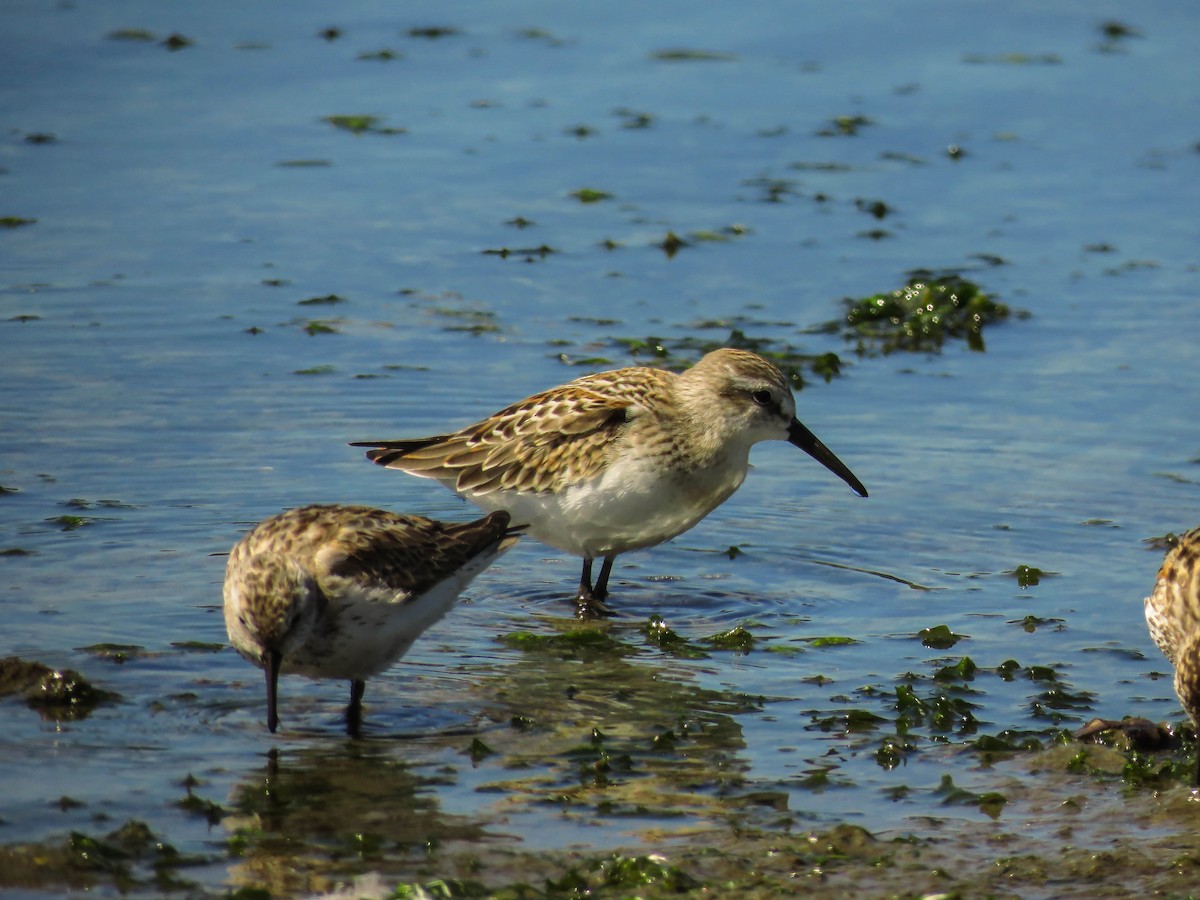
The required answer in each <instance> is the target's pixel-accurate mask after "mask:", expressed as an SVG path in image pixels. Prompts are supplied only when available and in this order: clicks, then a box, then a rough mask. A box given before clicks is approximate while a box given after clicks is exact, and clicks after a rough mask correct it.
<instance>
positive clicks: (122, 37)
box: [105, 28, 158, 44]
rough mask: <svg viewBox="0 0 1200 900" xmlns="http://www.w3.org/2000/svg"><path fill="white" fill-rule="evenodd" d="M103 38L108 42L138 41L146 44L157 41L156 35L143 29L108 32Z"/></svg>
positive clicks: (121, 29) (122, 29)
mask: <svg viewBox="0 0 1200 900" xmlns="http://www.w3.org/2000/svg"><path fill="white" fill-rule="evenodd" d="M105 37H106V38H108V39H109V40H110V41H140V42H142V43H147V44H148V43H153V42H154V41H156V40H158V35H156V34H155V33H154V32H153V31H147V30H146V29H145V28H118V29H116V30H115V31H110V32H109V33H108V34H106V35H105Z"/></svg>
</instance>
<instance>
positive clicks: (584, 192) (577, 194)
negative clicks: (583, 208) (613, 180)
mask: <svg viewBox="0 0 1200 900" xmlns="http://www.w3.org/2000/svg"><path fill="white" fill-rule="evenodd" d="M571 196H572V197H574V198H575V199H576V200H578V201H579V202H580V203H599V202H600V201H601V200H611V199H612V198H613V195H612V194H610V193H608V191H599V190H596V189H595V188H580V189H579V190H577V191H571Z"/></svg>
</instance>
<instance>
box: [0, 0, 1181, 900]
mask: <svg viewBox="0 0 1200 900" xmlns="http://www.w3.org/2000/svg"><path fill="white" fill-rule="evenodd" d="M606 9H607V12H606V14H605V16H604V17H603V19H602V20H597V18H596V17H595V15H594V13H593V12H592V11H588V10H586V9H585V8H583V7H581V8H579V9H577V10H576V9H573V8H563V7H561V6H559V5H552V4H539V3H529V4H517V5H513V4H505V5H502V6H493V5H489V4H467V5H459V6H457V7H455V8H453V9H447V8H446V7H444V6H440V5H437V4H425V5H422V4H409V5H405V6H404V8H403V9H391V8H382V7H377V6H374V5H371V4H356V3H351V4H343V5H341V6H339V7H338V8H337V9H336V10H334V9H331V8H329V7H328V6H326V5H322V4H304V3H301V4H291V5H289V8H288V10H287V12H286V15H284V14H282V13H281V12H280V11H279V10H270V9H267V8H257V7H245V6H244V5H239V4H232V3H215V4H205V5H202V6H199V5H198V6H196V7H195V8H190V7H189V8H187V9H184V8H182V7H181V8H178V9H176V8H171V7H163V6H162V5H160V4H150V3H135V2H129V3H122V4H116V5H112V4H107V5H102V4H90V3H80V2H77V3H74V4H52V3H34V2H20V3H18V4H16V6H15V7H14V8H13V9H12V10H11V11H10V14H9V16H8V22H9V24H8V26H7V27H6V28H5V30H4V34H3V36H0V47H2V48H3V57H4V59H5V60H6V63H5V67H6V71H7V72H8V77H7V78H5V79H4V80H3V83H2V84H0V96H2V100H3V103H2V104H0V108H2V109H3V110H4V112H3V114H2V115H3V121H4V124H5V126H6V127H5V129H4V133H3V140H2V141H0V186H2V187H3V190H2V191H0V225H2V226H3V227H2V228H0V272H2V273H3V278H2V279H0V289H2V291H0V357H2V359H3V363H2V371H3V384H4V387H5V390H4V394H3V399H2V401H0V403H2V406H0V410H2V416H3V421H4V423H5V424H4V453H3V456H2V458H0V485H2V486H3V492H2V494H0V554H2V555H0V587H2V588H3V593H0V603H3V616H4V622H5V627H4V636H3V639H2V640H0V657H13V658H15V659H14V660H13V661H11V662H6V663H5V665H4V667H3V669H2V670H0V672H2V675H3V677H2V678H0V688H2V689H3V694H4V696H3V697H0V718H2V719H3V721H4V725H5V727H4V729H3V734H2V736H0V742H2V745H3V746H2V749H3V759H4V763H3V764H2V769H0V771H3V788H4V791H3V793H4V798H5V799H4V801H3V805H2V806H0V861H2V862H3V865H0V873H3V875H0V879H2V880H0V886H2V887H3V889H4V890H5V891H6V892H8V893H9V894H11V895H13V896H19V895H25V894H32V895H43V894H45V895H55V894H59V893H61V892H62V891H63V890H64V889H65V888H66V887H75V888H78V889H81V890H82V889H83V888H88V889H89V890H91V891H92V892H93V893H95V894H98V895H101V896H107V895H116V894H118V893H121V894H123V895H125V896H159V895H163V894H176V895H179V896H221V895H224V894H225V893H228V892H241V895H243V896H264V895H265V894H264V893H263V892H269V893H270V894H271V895H273V896H289V895H304V894H307V893H319V892H324V891H328V890H332V889H334V888H335V887H336V886H338V885H339V884H346V883H349V882H351V881H352V880H353V879H356V878H363V877H366V878H369V879H372V881H371V882H370V885H372V886H373V887H374V888H376V889H377V890H376V891H375V892H376V893H379V894H384V893H387V892H391V891H393V890H395V889H397V886H402V887H401V895H405V894H406V893H407V895H416V888H415V887H412V886H414V885H418V884H424V885H430V884H431V883H434V882H437V881H439V880H441V881H443V882H444V886H443V887H441V888H436V890H442V891H443V892H444V893H445V894H448V895H450V896H484V895H488V894H498V895H502V896H513V897H518V896H543V895H551V896H561V895H569V894H572V893H581V892H583V891H584V890H591V891H593V892H594V893H599V894H600V895H611V896H625V895H628V894H630V893H633V892H638V893H643V894H646V893H649V894H662V895H666V894H672V893H684V894H686V893H688V892H691V893H693V894H700V893H702V892H705V891H707V892H709V893H722V892H729V891H731V890H734V889H736V890H737V891H738V892H740V893H741V894H742V895H745V896H754V895H755V892H757V893H759V894H760V895H767V894H771V893H777V892H780V891H787V890H794V891H804V892H806V893H812V894H814V895H821V894H822V893H824V894H826V895H838V894H843V893H849V894H853V895H859V896H885V895H897V896H920V895H924V894H931V893H950V894H954V893H955V892H957V893H958V894H959V895H961V896H985V895H1000V896H1005V895H1011V896H1022V897H1036V896H1047V897H1049V896H1055V897H1061V896H1072V895H1083V894H1088V895H1095V896H1106V895H1116V894H1117V892H1120V893H1121V894H1123V895H1124V894H1128V893H1130V892H1136V893H1149V892H1151V891H1157V892H1160V893H1162V894H1163V895H1165V896H1187V895H1188V892H1189V891H1192V890H1193V887H1192V885H1193V884H1194V883H1195V873H1196V867H1197V865H1200V847H1197V846H1196V840H1195V837H1194V835H1195V834H1196V833H1197V828H1196V824H1197V818H1196V817H1197V816H1198V815H1200V807H1198V805H1197V802H1196V798H1197V795H1196V793H1195V791H1194V790H1193V789H1192V788H1190V787H1189V785H1188V783H1187V779H1188V776H1189V773H1190V772H1191V771H1192V770H1193V760H1194V753H1195V746H1194V743H1193V742H1192V741H1191V739H1190V735H1189V734H1187V733H1186V731H1187V729H1186V728H1182V729H1179V731H1180V732H1183V736H1182V739H1181V740H1180V741H1178V742H1175V743H1173V744H1172V743H1168V745H1167V746H1165V747H1163V748H1162V749H1158V750H1133V749H1130V748H1128V747H1125V746H1124V745H1121V744H1120V742H1119V741H1118V746H1116V747H1104V746H1093V745H1084V744H1081V743H1079V742H1077V741H1075V740H1073V739H1072V738H1071V736H1070V735H1071V733H1072V732H1073V731H1074V730H1075V729H1077V728H1079V727H1080V726H1082V725H1083V724H1084V723H1086V722H1087V721H1088V720H1090V719H1091V718H1093V717H1096V716H1099V717H1104V718H1113V719H1119V718H1121V717H1122V716H1123V715H1133V714H1136V715H1141V716H1146V717H1148V718H1150V719H1152V720H1154V721H1164V722H1167V723H1169V724H1171V725H1173V726H1176V725H1180V724H1181V723H1182V721H1183V714H1182V713H1181V711H1180V710H1179V707H1178V703H1177V701H1176V700H1175V698H1174V696H1173V693H1172V689H1171V683H1170V677H1169V666H1168V664H1167V662H1166V660H1165V659H1163V658H1162V657H1161V656H1160V655H1159V654H1158V652H1157V650H1156V648H1155V647H1154V645H1153V643H1152V642H1151V641H1150V638H1149V636H1148V635H1147V633H1146V630H1145V627H1144V625H1143V624H1142V620H1141V599H1142V597H1143V596H1145V594H1146V593H1147V592H1148V591H1149V589H1150V587H1151V585H1152V583H1153V579H1154V573H1155V571H1156V569H1157V566H1158V563H1159V561H1160V560H1161V554H1162V548H1161V542H1160V541H1158V540H1157V539H1159V538H1161V537H1162V536H1163V535H1166V534H1167V533H1170V532H1179V531H1182V530H1184V529H1186V528H1189V527H1192V526H1194V525H1196V524H1200V521H1198V520H1200V502H1198V501H1200V493H1198V489H1197V483H1198V480H1200V479H1198V475H1200V472H1198V470H1197V458H1198V457H1200V435H1198V434H1197V428H1196V424H1195V422H1196V417H1195V415H1194V402H1193V399H1192V397H1191V394H1190V393H1189V388H1188V385H1189V384H1190V377H1191V374H1192V372H1193V371H1194V364H1195V350H1194V335H1195V333H1196V329H1197V326H1198V325H1200V311H1198V307H1197V306H1196V304H1195V296H1196V288H1197V282H1198V281H1200V276H1198V272H1197V263H1196V258H1195V228H1194V210H1195V208H1196V202H1197V200H1198V199H1200V198H1198V197H1197V194H1198V193H1200V188H1198V187H1197V185H1200V179H1197V178H1196V168H1197V166H1198V165H1200V152H1197V141H1198V140H1200V133H1197V131H1196V128H1195V124H1194V123H1195V115H1194V113H1195V110H1196V105H1197V88H1196V85H1197V84H1200V78H1197V77H1196V76H1197V75H1198V74H1200V73H1197V71H1196V63H1195V61H1194V53H1193V52H1192V50H1191V47H1190V44H1189V43H1188V41H1189V40H1190V36H1191V34H1193V33H1194V31H1193V30H1192V29H1191V27H1190V26H1192V25H1193V24H1194V21H1195V13H1194V12H1192V10H1191V9H1190V8H1188V7H1187V6H1185V5H1183V4H1167V5H1163V6H1160V7H1156V8H1153V9H1146V10H1139V11H1137V13H1136V16H1133V15H1131V14H1130V11H1129V10H1127V9H1126V8H1125V7H1124V6H1123V5H1120V4H1107V5H1106V4H1101V5H1100V6H1096V7H1094V8H1090V9H1088V10H1086V11H1067V10H1045V9H1043V8H1042V7H1041V6H1039V5H1036V4H1017V5H1015V6H1009V7H1006V8H1005V10H1004V11H1003V12H1000V11H997V10H989V9H987V8H985V7H970V8H966V7H964V8H961V9H955V10H947V9H946V8H944V7H942V6H940V5H928V6H924V5H917V6H915V7H910V8H908V9H907V10H906V11H905V13H904V14H903V15H900V14H898V13H895V12H892V11H889V10H885V9H883V8H882V7H878V8H875V7H855V8H845V9H838V10H833V9H829V8H826V7H820V8H818V7H816V6H812V7H811V8H808V7H803V6H802V7H796V6H795V5H794V4H769V5H767V6H761V7H756V8H755V9H754V10H753V11H744V10H741V11H735V10H733V9H732V8H725V7H721V6H718V7H712V8H696V7H695V6H694V5H691V6H684V5H681V4H673V3H669V4H656V5H654V6H653V7H650V8H646V7H645V6H644V5H639V4H616V5H615V6H613V5H610V6H609V7H607V8H606ZM951 296H953V298H954V299H951ZM880 311H882V313H883V314H880ZM727 345H735V346H745V347H749V348H751V349H754V350H756V351H757V352H760V353H763V354H764V355H768V356H770V357H771V358H773V359H775V360H776V361H777V362H778V363H779V364H780V365H781V367H783V368H784V369H785V370H786V371H788V372H789V374H791V375H792V376H793V383H794V384H795V386H796V389H797V391H798V393H797V404H798V410H799V416H800V418H801V419H802V420H803V421H804V422H805V423H806V424H807V425H808V426H809V427H810V428H811V429H812V430H813V431H814V432H816V434H817V435H818V436H820V437H821V439H822V440H824V441H825V442H826V443H827V444H828V445H829V446H830V447H831V448H832V449H833V450H834V451H835V452H836V453H837V454H838V455H839V456H840V457H841V458H842V459H843V460H845V461H846V462H847V463H848V464H849V465H850V466H851V468H853V469H854V471H855V473H856V474H857V475H859V476H860V477H861V478H862V480H863V481H864V482H865V483H866V485H867V487H868V488H869V489H870V492H871V496H870V498H869V499H867V500H860V499H858V498H856V497H854V496H853V495H852V494H851V493H850V492H849V491H847V490H846V489H845V486H844V485H842V484H841V483H840V482H837V481H836V479H834V478H832V477H830V476H829V475H828V473H826V472H824V471H823V470H821V469H820V468H819V467H818V466H816V465H815V464H813V463H811V461H810V460H808V459H807V458H806V457H804V456H803V455H802V454H799V453H797V452H796V451H795V450H794V448H790V447H787V446H784V445H782V444H780V445H779V446H760V447H759V448H757V449H756V451H755V454H754V457H753V458H754V462H755V468H754V470H753V471H752V472H751V474H750V477H749V478H748V479H747V482H746V484H745V485H744V486H743V487H742V489H741V490H740V491H739V492H738V493H737V494H735V495H734V497H733V498H732V499H731V500H730V501H729V502H727V503H726V504H725V505H724V506H722V507H721V508H720V509H718V510H717V511H716V512H714V513H713V514H712V515H711V516H710V517H709V518H708V519H706V520H705V521H704V522H703V523H702V524H701V525H700V526H698V527H697V528H696V529H694V530H693V531H692V532H689V533H687V534H685V535H683V536H681V537H680V538H679V539H677V540H675V541H674V542H672V543H670V544H667V545H664V546H661V547H658V548H654V549H652V550H648V551H643V552H639V553H631V554H628V555H626V556H623V557H621V558H620V559H619V561H618V566H617V569H616V571H614V575H613V585H614V596H613V601H614V603H615V605H616V606H617V609H618V611H619V612H620V613H622V615H621V616H619V617H617V618H614V619H612V620H607V621H602V622H578V621H576V620H574V619H573V618H572V617H571V608H570V605H569V604H568V603H566V602H564V598H566V597H567V596H568V595H569V594H570V593H571V591H572V589H573V587H574V582H575V579H576V578H577V576H578V563H577V561H576V560H574V559H570V558H565V557H560V556H558V555H557V554H556V553H555V551H552V550H550V549H548V548H546V547H543V546H541V545H538V544H536V543H534V542H532V541H526V542H523V543H522V544H521V545H520V546H518V547H517V548H516V549H514V550H513V551H512V552H511V553H510V554H509V555H508V556H506V557H505V559H504V560H502V561H501V563H500V564H498V565H497V566H496V567H495V568H494V569H492V570H489V571H488V572H486V573H484V575H483V576H481V577H480V578H479V580H478V581H477V582H476V583H475V584H474V585H473V586H472V588H471V589H470V590H469V591H468V592H467V596H466V597H465V598H464V600H463V602H462V603H461V604H460V607H459V608H458V609H457V610H456V611H455V612H454V613H452V614H451V615H450V616H449V617H448V618H447V619H446V620H445V621H444V622H442V623H440V624H439V625H438V626H437V627H436V628H435V629H434V630H433V631H431V632H430V633H429V634H428V635H427V636H426V638H424V639H423V640H422V641H421V642H420V643H418V645H417V646H416V647H415V648H414V650H413V651H412V653H411V654H410V655H409V656H408V657H406V658H405V660H404V661H402V662H401V663H399V664H398V665H397V666H396V667H395V668H394V669H392V670H391V671H390V672H388V673H387V674H386V675H384V676H381V677H379V678H377V679H373V680H372V681H371V682H370V685H369V687H368V693H367V697H366V722H365V737H364V739H363V740H361V741H351V740H349V739H347V738H346V737H345V736H344V734H343V733H342V723H341V714H342V709H343V707H344V704H345V702H346V700H347V689H346V685H344V684H341V683H313V682H308V681H305V680H303V679H285V680H284V682H283V685H282V697H283V705H282V709H281V715H282V717H283V725H282V729H281V731H280V732H279V734H277V735H275V736H271V735H269V734H268V733H267V731H266V729H265V726H264V722H263V720H264V714H265V701H264V696H263V694H264V691H263V685H262V678H261V674H260V673H259V672H257V671H256V670H254V669H253V668H252V667H250V666H249V665H247V664H246V663H245V662H244V661H242V660H241V659H240V658H238V657H237V655H236V654H235V653H234V652H233V651H232V650H231V649H229V648H228V647H227V645H226V643H225V636H224V628H223V623H222V621H221V614H220V606H219V604H220V582H221V579H222V576H223V566H224V556H223V554H225V553H226V552H227V551H228V549H229V547H230V546H231V545H232V544H233V543H234V541H235V540H236V539H237V538H238V536H240V535H241V534H242V533H244V531H245V530H246V529H247V528H248V527H249V526H250V525H251V524H252V523H253V522H255V521H258V520H259V519H261V518H263V517H265V516H267V515H270V514H272V513H274V512H276V511H277V510H278V509H280V508H282V507H285V506H296V505H301V504H304V503H312V502H358V503H370V504H374V505H380V506H385V507H389V508H393V509H397V510H400V511H406V512H418V513H421V514H425V515H432V516H437V517H441V518H447V519H459V520H461V519H466V518H468V517H470V516H473V515H474V514H475V513H474V509H473V508H471V507H467V506H466V505H464V504H463V503H461V501H459V500H457V499H456V498H455V497H453V495H451V494H450V493H449V492H446V491H444V490H442V489H440V488H438V487H437V486H435V485H431V484H429V483H425V482H420V481H417V480H415V479H411V478H408V477H406V476H403V475H401V474H400V473H395V472H387V471H382V470H379V469H377V468H376V467H374V466H371V465H370V464H369V463H367V462H366V461H365V460H363V459H362V457H361V455H360V454H359V451H357V450H354V449H352V448H349V447H347V446H346V442H347V441H350V440H356V439H369V438H377V437H383V438H388V437H400V436H406V435H419V434H423V433H431V432H435V431H439V430H443V429H445V428H447V427H453V426H460V425H463V424H466V423H469V422H471V421H474V420H476V419H478V418H479V417H481V416H482V415H484V414H486V413H489V412H491V411H494V410H495V409H498V408H499V407H500V406H502V405H504V404H506V403H508V402H510V401H512V400H515V399H519V398H520V397H523V396H526V395H527V394H529V393H532V392H534V391H536V390H539V389H541V388H544V387H547V386H550V385H553V384H557V383H561V382H563V381H565V380H568V379H570V378H573V377H575V376H577V375H580V374H583V373H585V372H589V371H595V370H598V369H602V368H609V367H615V366H619V365H626V364H632V363H636V364H650V365H666V366H670V367H674V368H679V367H682V366H685V365H687V364H688V363H689V362H691V361H693V360H694V359H696V358H698V356H699V355H700V354H702V353H703V352H704V351H705V350H706V349H709V348H711V347H714V346H727ZM55 673H59V675H56V674H55ZM404 886H408V887H404ZM429 890H431V891H433V890H435V888H432V887H431V888H429Z"/></svg>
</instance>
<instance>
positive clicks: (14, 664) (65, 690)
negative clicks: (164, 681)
mask: <svg viewBox="0 0 1200 900" xmlns="http://www.w3.org/2000/svg"><path fill="white" fill-rule="evenodd" d="M12 695H16V696H19V697H21V699H23V700H24V701H25V705H26V706H28V707H29V708H30V709H34V710H37V711H38V713H39V714H40V715H41V716H42V718H44V719H49V720H52V721H56V722H61V721H74V720H77V719H83V718H85V717H87V716H88V715H89V714H90V713H91V712H92V710H94V709H95V708H96V707H97V706H100V705H103V704H109V703H115V702H116V701H118V700H119V699H120V696H119V695H118V694H114V693H112V692H110V691H104V690H101V689H100V688H97V687H94V686H93V685H92V683H91V682H90V681H88V680H87V679H86V678H84V677H83V676H82V675H80V674H79V673H78V672H76V671H75V670H74V669H52V668H50V667H49V666H47V665H44V664H42V663H40V662H35V661H32V660H25V659H21V658H20V657H16V656H9V657H5V658H4V659H0V697H4V696H12Z"/></svg>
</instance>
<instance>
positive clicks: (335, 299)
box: [296, 294, 346, 306]
mask: <svg viewBox="0 0 1200 900" xmlns="http://www.w3.org/2000/svg"><path fill="white" fill-rule="evenodd" d="M345 302H346V298H345V297H342V296H341V295H339V294H326V295H325V296H324V297H309V298H308V299H307V300H297V301H296V305H297V306H335V305H337V304H338V303H345Z"/></svg>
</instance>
